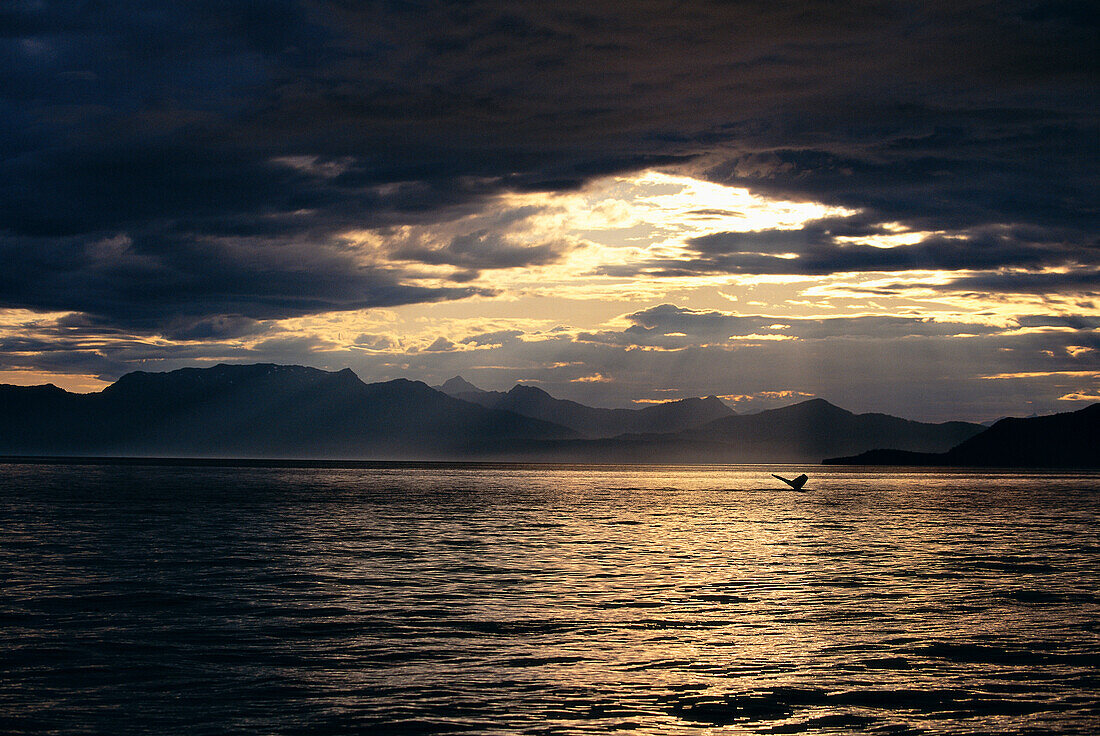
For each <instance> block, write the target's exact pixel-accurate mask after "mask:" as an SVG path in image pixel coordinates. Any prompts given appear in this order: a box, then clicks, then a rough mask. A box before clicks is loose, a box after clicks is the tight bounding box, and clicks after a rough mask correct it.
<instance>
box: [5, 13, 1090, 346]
mask: <svg viewBox="0 0 1100 736" xmlns="http://www.w3.org/2000/svg"><path fill="white" fill-rule="evenodd" d="M1092 10H1093V9H1092V8H1091V5H1090V4H1088V3H1085V2H1074V1H1073V0H1067V1H1063V2H1032V1H1024V0H1008V1H1007V2H977V1H974V0H963V1H962V2H958V1H954V0H953V1H952V2H946V1H944V2H927V3H895V2H885V1H883V2H875V1H873V0H853V1H852V2H848V3H843V4H842V3H830V4H816V5H807V4H805V3H801V2H746V3H725V2H707V1H702V0H701V1H700V2H694V3H678V2H677V3H673V2H664V1H660V2H658V1H656V0H653V1H650V0H645V1H643V2H639V3H628V4H624V3H621V2H610V1H602V0H597V1H595V2H588V3H585V4H584V5H583V6H578V5H577V4H576V3H573V2H565V1H564V0H562V1H560V2H557V1H550V2H540V3H526V4H516V3H502V2H461V3H444V2H441V3H370V4H357V3H345V2H337V1H336V0H332V1H329V2H324V1H319V2H306V1H305V0H301V1H295V0H257V1H256V2H249V3H225V2H214V1H213V0H188V2H182V1H180V2H172V1H170V0H156V2H153V1H152V0H148V1H146V2H141V1H139V0H130V1H129V2H127V1H120V2H113V3H106V4H105V3H38V2H35V3H31V2H8V3H5V4H4V7H3V8H2V9H0V63H2V64H3V67H4V69H5V74H4V75H3V77H2V79H0V241H2V243H3V245H2V247H3V248H4V256H3V257H4V264H5V272H6V274H7V275H6V276H5V278H4V280H3V283H0V298H2V301H3V303H4V304H5V305H8V306H24V307H28V308H32V309H56V308H63V309H70V310H81V311H87V312H88V313H89V314H93V315H98V316H102V317H106V318H109V319H112V320H117V321H118V322H119V323H120V324H126V323H129V322H132V321H135V320H136V319H137V317H136V315H148V316H147V317H143V318H142V319H147V320H148V321H150V322H156V323H158V324H164V323H166V322H167V321H170V320H173V319H177V318H179V317H180V316H181V315H182V316H184V317H185V318H187V319H191V318H205V317H217V316H218V315H240V316H242V317H244V318H247V319H267V318H272V317H279V316H288V315H293V314H302V313H307V312H311V311H325V310H331V309H343V308H354V307H358V306H374V305H384V304H399V303H404V302H409V301H420V300H427V299H450V298H458V297H461V296H463V295H465V294H466V293H468V292H467V291H465V290H462V289H458V290H450V291H448V290H442V291H441V290H429V289H416V288H413V287H410V286H407V285H404V282H403V280H402V276H401V274H400V273H396V272H385V271H379V270H375V271H372V272H367V271H364V270H363V269H356V268H354V267H350V269H349V264H347V263H345V264H343V265H342V266H341V269H345V270H350V274H351V275H340V274H339V273H337V271H336V270H333V269H332V268H329V267H328V266H330V265H332V260H331V259H327V258H326V257H316V256H312V255H310V253H311V252H312V251H314V250H317V249H318V248H319V249H320V250H321V251H322V252H324V247H321V246H319V245H318V244H322V246H323V244H326V243H330V242H331V238H332V236H333V234H334V233H337V232H340V231H341V230H343V229H347V228H351V227H367V226H371V227H374V226H386V225H399V224H409V223H418V222H419V223H423V222H431V221H433V220H435V219H438V218H448V217H450V218H453V217H455V216H456V213H457V212H460V211H463V210H465V211H471V212H472V211H476V209H477V207H478V202H479V201H480V199H481V198H482V197H484V196H485V195H487V194H490V193H492V192H495V191H499V190H501V189H502V188H508V189H515V190H521V191H525V190H540V189H564V188H572V187H577V186H579V185H581V184H582V183H583V182H584V181H586V180H588V179H590V178H591V177H594V176H599V175H602V174H607V173H613V172H619V171H625V170H630V169H637V168H640V167H643V166H651V165H661V164H678V165H685V166H687V165H690V166H691V167H692V169H693V170H695V171H696V172H698V173H700V174H702V175H705V176H708V177H710V178H712V179H714V180H716V181H723V182H728V183H735V184H741V185H748V186H750V187H752V188H753V189H755V190H757V191H761V192H766V193H772V194H776V195H782V196H785V197H792V198H796V199H806V198H809V199H816V200H820V201H825V202H830V203H834V204H842V205H845V206H848V207H851V208H856V209H861V210H863V211H864V212H865V213H866V216H867V217H869V218H870V220H871V221H873V222H892V221H897V222H903V223H905V224H907V225H909V226H911V227H914V228H922V229H929V230H949V231H965V232H966V233H969V234H970V235H968V236H967V239H965V240H963V241H951V242H947V241H930V242H927V243H925V244H922V246H920V247H916V248H911V249H906V250H899V251H898V252H897V253H877V252H872V251H870V250H867V249H866V248H859V247H848V248H836V247H834V248H832V249H830V248H827V247H826V246H827V245H828V244H824V245H822V244H818V245H816V246H814V245H813V244H812V243H810V242H807V243H806V244H805V246H806V248H808V249H809V250H808V251H807V252H806V253H805V257H804V258H803V259H799V260H800V262H799V263H798V267H799V268H802V269H803V270H802V271H800V272H804V273H819V272H823V271H825V270H828V269H836V268H850V269H856V270H867V269H872V268H889V269H894V268H900V267H903V266H905V265H907V264H909V262H910V261H911V262H912V263H916V264H924V263H928V264H932V265H937V264H965V266H964V267H968V268H969V267H975V264H977V267H983V268H984V267H997V266H1005V265H1013V266H1017V265H1022V266H1027V267H1032V266H1037V265H1040V264H1042V265H1049V264H1050V263H1068V262H1078V263H1093V264H1094V263H1095V258H1094V257H1093V255H1092V254H1093V253H1095V236H1094V233H1095V231H1096V226H1097V224H1098V211H1097V209H1096V207H1095V202H1096V200H1097V196H1096V195H1097V192H1096V177H1095V161H1096V160H1097V158H1098V155H1097V154H1098V153H1100V148H1098V146H1100V135H1097V133H1098V126H1097V110H1098V109H1100V106H1098V105H1097V101H1098V100H1097V89H1098V86H1097V84H1096V78H1097V69H1098V65H1097V59H1100V53H1097V52H1098V48H1097V38H1098V37H1100V34H1097V32H1096V31H1097V28H1096V19H1095V18H1096V16H1095V13H1093V12H1092ZM1001 225H1011V226H1014V227H1026V228H1030V229H1031V230H1033V231H1034V234H1033V235H1031V236H1029V237H1030V238H1031V241H1030V244H1028V243H1025V244H1023V245H1021V244H1020V243H1018V242H1013V243H1009V244H1001V245H998V244H997V243H996V242H993V241H990V240H989V239H988V238H987V237H986V236H985V235H984V234H983V233H985V232H986V231H985V230H983V228H990V227H993V226H1001ZM122 235H125V236H127V237H129V238H131V239H132V243H133V245H132V253H133V257H132V258H131V259H130V261H129V262H128V263H127V264H125V265H123V264H118V265H114V266H111V267H107V268H100V269H98V270H97V269H96V268H93V267H91V266H90V265H89V264H87V262H86V261H87V254H86V252H85V251H86V248H87V247H88V246H89V244H91V243H94V242H99V241H103V240H104V239H110V238H114V237H119V236H122ZM239 238H245V239H249V238H251V239H254V240H255V242H256V248H257V249H264V250H270V251H272V253H273V255H272V256H271V257H270V258H266V257H262V256H256V257H254V258H252V259H251V260H250V261H248V262H247V263H241V262H239V261H238V260H237V259H236V257H235V251H236V249H237V246H236V245H234V243H233V242H232V241H233V239H239ZM496 238H497V236H496V234H494V233H492V232H479V233H474V234H470V235H464V236H460V237H459V238H456V239H455V240H454V241H453V242H451V243H449V244H447V245H446V246H443V247H438V248H420V249H417V248H411V247H410V248H406V249H405V250H404V251H402V256H403V257H405V258H410V259H413V260H422V261H424V262H426V263H429V264H442V265H450V266H454V267H455V268H456V269H457V270H456V278H457V279H458V280H461V279H463V278H466V279H468V278H471V277H472V276H473V275H474V274H476V273H477V271H478V270H480V269H492V268H509V267H517V266H524V265H532V264H538V263H546V262H549V261H551V260H554V259H555V258H556V257H558V256H560V254H561V253H562V252H563V250H562V248H563V246H562V244H555V243H537V244H533V245H529V246H525V247H516V246H514V245H511V244H508V243H505V242H504V241H500V240H497V239H496ZM757 240H758V242H757V243H755V246H756V247H759V248H763V249H764V251H763V252H765V253H767V252H768V251H767V246H768V243H767V242H765V241H766V240H767V238H765V237H764V236H760V237H759V238H757ZM288 242H290V243H294V244H295V246H293V248H294V253H295V254H296V257H298V258H299V259H300V261H301V264H300V266H299V267H296V268H290V267H288V266H286V265H285V264H286V262H287V260H288V259H287V258H286V257H285V254H286V253H287V252H288V246H287V245H286V243H288ZM695 245H696V246H697V247H699V248H700V254H701V255H700V259H699V261H698V262H695V263H690V264H685V265H683V266H682V269H683V271H684V272H694V271H697V270H698V269H699V268H707V267H709V268H713V269H716V270H732V271H734V272H748V271H753V270H759V271H761V272H765V273H775V272H779V271H778V268H779V267H778V266H777V265H776V264H775V262H774V261H775V259H773V258H769V257H767V256H766V255H763V256H761V255H757V256H752V257H750V256H749V255H746V254H740V255H738V254H737V253H732V252H729V248H733V247H747V245H748V244H747V242H746V241H745V239H744V237H742V238H741V239H740V241H739V242H736V243H735V242H733V241H732V240H731V239H730V238H728V237H727V238H726V239H725V240H724V241H723V240H721V239H720V238H719V239H717V240H714V241H710V242H697V243H696V244H695ZM796 245H797V243H796ZM811 246H813V247H811ZM773 247H774V245H773ZM815 248H816V250H815ZM796 250H799V249H797V248H796ZM200 254H201V255H200ZM196 258H201V259H202V260H203V261H205V262H206V263H207V264H208V265H207V266H206V267H204V268H201V269H200V268H198V267H197V266H196V262H195V259H196ZM318 260H319V261H320V262H318ZM273 263H274V265H272V264H273ZM942 267H949V266H942ZM677 268H679V267H677ZM666 270H667V271H668V272H670V273H671V272H674V271H675V268H673V267H672V266H668V267H667V268H666ZM43 277H44V280H43V281H41V282H39V281H38V279H41V278H43ZM138 281H140V283H141V284H142V287H141V288H137V287H135V283H137V282H138ZM27 282H33V283H41V290H40V292H39V290H37V289H32V288H28V287H20V285H19V284H21V283H27ZM227 284H232V287H229V286H227ZM269 284H270V288H268V285H269ZM991 286H992V285H991ZM993 288H995V287H993ZM1019 288H1022V287H1019ZM226 318H227V317H226ZM138 321H140V320H138ZM196 334H197V333H196ZM211 334H213V333H211Z"/></svg>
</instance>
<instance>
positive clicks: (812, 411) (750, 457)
mask: <svg viewBox="0 0 1100 736" xmlns="http://www.w3.org/2000/svg"><path fill="white" fill-rule="evenodd" d="M981 430H982V427H981V425H978V424H970V423H968V422H945V423H942V424H926V423H923V422H913V421H909V420H907V419H900V418H898V417H893V416H889V415H886V414H853V413H852V412H850V411H846V410H844V409H841V408H839V407H837V406H834V405H832V404H830V403H829V402H828V401H825V400H824V399H811V400H809V401H804V402H801V403H798V404H794V405H792V406H786V407H783V408H780V409H772V410H769V411H763V412H760V413H758V414H746V415H735V416H729V417H724V418H721V419H716V420H713V421H711V422H708V423H706V424H703V425H701V426H698V427H694V428H691V429H687V430H683V431H680V432H676V433H672V434H632V435H622V436H619V437H614V438H610V439H602V440H593V441H589V442H586V443H581V442H576V441H573V442H557V443H552V446H553V447H554V449H555V450H557V451H559V452H560V453H561V454H562V455H563V456H567V457H575V458H577V459H586V460H595V459H597V458H600V459H602V460H604V461H608V462H717V463H751V462H792V463H805V462H814V463H816V462H820V461H821V458H823V457H826V456H830V455H837V454H840V453H844V452H849V453H853V452H861V451H863V450H860V449H856V448H863V449H864V450H865V449H870V448H874V447H881V446H882V445H883V444H884V443H888V444H892V445H894V446H895V447H902V448H904V449H908V450H916V451H939V450H944V449H947V448H949V447H951V446H953V445H955V444H957V443H958V442H960V441H962V440H964V439H967V438H969V437H972V436H974V435H975V434H977V433H978V432H980V431H981ZM842 448H843V449H842Z"/></svg>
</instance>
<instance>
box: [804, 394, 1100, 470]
mask: <svg viewBox="0 0 1100 736" xmlns="http://www.w3.org/2000/svg"><path fill="white" fill-rule="evenodd" d="M825 463H827V464H830V465H947V466H962V467H1002V468H1011V467H1030V468H1095V467H1100V403H1097V404H1092V405H1091V406H1087V407H1085V408H1084V409H1080V410H1078V411H1074V412H1066V413H1062V414H1052V415H1050V416H1045V417H1028V418H1026V419H1013V418H1008V419H1001V420H999V421H998V422H997V423H996V424H994V425H993V426H992V427H990V428H989V429H987V430H985V431H984V432H981V433H980V434H977V435H975V436H974V437H971V438H970V439H968V440H966V441H965V442H962V443H960V444H959V445H957V446H955V447H953V448H951V449H950V450H948V451H947V452H942V453H921V452H904V451H902V450H895V449H890V450H884V449H877V450H871V451H868V452H864V453H861V454H858V455H855V456H849V457H835V458H829V459H827V460H825Z"/></svg>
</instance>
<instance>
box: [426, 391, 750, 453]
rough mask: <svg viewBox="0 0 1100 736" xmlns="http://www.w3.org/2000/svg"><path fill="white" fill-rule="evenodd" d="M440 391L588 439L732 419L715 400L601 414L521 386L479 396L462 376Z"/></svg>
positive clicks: (590, 407) (728, 412) (669, 402)
mask: <svg viewBox="0 0 1100 736" xmlns="http://www.w3.org/2000/svg"><path fill="white" fill-rule="evenodd" d="M440 390H442V391H444V392H445V393H448V394H450V395H452V396H455V397H456V398H460V399H462V400H464V401H470V402H473V403H475V404H480V405H481V406H485V407H488V408H492V409H501V410H504V411H511V412H515V413H516V414H520V415H522V416H525V417H531V418H533V419H541V420H543V421H547V422H553V423H554V424H560V425H562V426H563V427H569V428H570V429H572V430H574V431H575V432H577V433H578V434H580V435H582V436H584V437H588V438H598V437H615V436H617V435H621V434H627V433H639V432H655V433H668V432H679V431H681V430H684V429H688V428H690V427H697V426H699V425H702V424H706V423H707V422H710V421H713V420H715V419H719V418H721V417H728V416H733V415H734V414H735V412H734V411H733V409H730V408H729V407H728V406H726V405H725V404H724V403H722V400H721V399H719V398H717V397H716V396H709V397H707V398H705V399H700V398H691V399H681V400H679V401H668V402H665V403H661V404H656V405H654V406H649V407H646V408H644V409H600V408H596V407H592V406H585V405H584V404H579V403H577V402H575V401H568V400H566V399H556V398H554V397H553V396H551V395H550V394H548V393H546V392H545V391H543V390H542V389H540V388H536V387H534V386H527V385H523V384H517V385H516V386H515V387H513V388H512V390H510V391H508V392H507V393H504V392H500V391H482V390H481V389H479V388H477V387H476V386H474V385H473V384H471V383H469V382H468V381H466V380H465V379H463V378H462V377H461V376H455V377H454V378H452V379H450V380H449V381H447V382H446V383H444V384H443V385H442V386H440Z"/></svg>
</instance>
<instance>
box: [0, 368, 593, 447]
mask: <svg viewBox="0 0 1100 736" xmlns="http://www.w3.org/2000/svg"><path fill="white" fill-rule="evenodd" d="M576 436H577V435H576V433H574V432H573V431H572V430H569V429H567V428H565V427H560V426H556V425H553V424H550V423H548V422H543V421H540V420H537V419H531V418H530V417H523V416H519V415H518V414H513V413H510V412H505V411H499V410H495V409H486V408H484V407H481V406H476V405H472V404H470V403H468V402H464V401H461V400H459V399H455V398H452V397H450V396H447V395H446V394H443V393H441V392H439V391H436V390H434V389H432V388H429V387H428V386H427V385H425V384H423V383H420V382H417V381H408V380H405V379H397V380H394V381H388V382H385V383H374V384H365V383H363V382H362V381H360V380H359V378H358V377H357V376H356V375H355V374H354V373H353V372H352V371H350V370H347V369H345V370H342V371H338V372H335V373H330V372H326V371H321V370H317V369H314V368H304V367H301V366H279V365H270V364H260V365H218V366H215V367H213V368H205V369H199V368H185V369H182V370H177V371H171V372H168V373H145V372H140V371H139V372H136V373H129V374H127V375H125V376H123V377H122V378H120V379H119V380H118V381H117V382H116V383H114V384H112V385H110V386H108V387H107V388H106V389H104V390H103V391H102V392H100V393H97V394H70V393H67V392H65V391H62V390H61V389H59V388H56V387H54V386H35V387H17V386H0V453H3V454H8V455H13V454H24V455H37V454H44V455H53V454H70V455H94V454H101V455H168V456H208V457H226V456H236V457H347V458H362V457H378V458H436V457H446V458H453V457H459V456H465V455H477V454H481V453H485V452H488V451H496V450H497V449H499V447H501V446H502V445H503V446H507V444H508V443H510V442H532V441H545V440H554V439H566V438H570V437H576Z"/></svg>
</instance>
